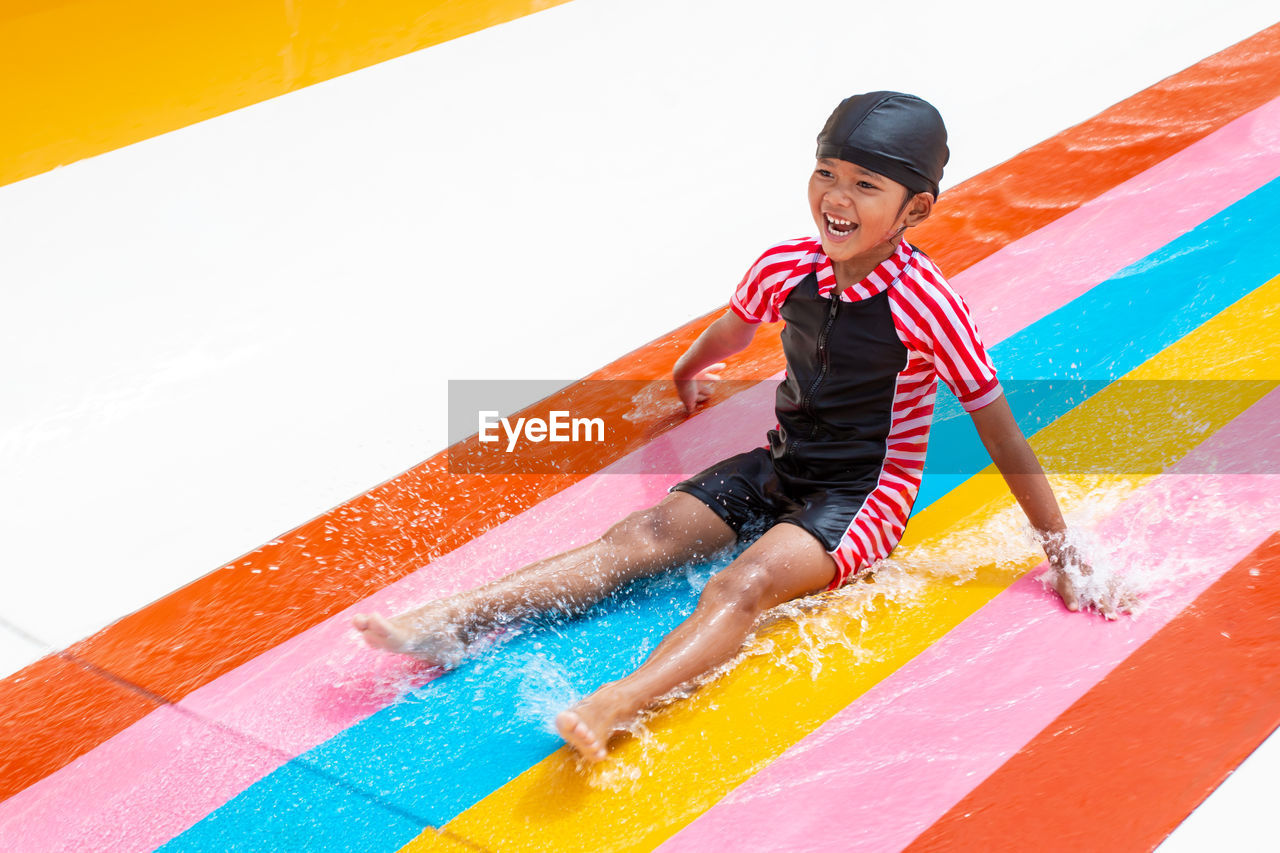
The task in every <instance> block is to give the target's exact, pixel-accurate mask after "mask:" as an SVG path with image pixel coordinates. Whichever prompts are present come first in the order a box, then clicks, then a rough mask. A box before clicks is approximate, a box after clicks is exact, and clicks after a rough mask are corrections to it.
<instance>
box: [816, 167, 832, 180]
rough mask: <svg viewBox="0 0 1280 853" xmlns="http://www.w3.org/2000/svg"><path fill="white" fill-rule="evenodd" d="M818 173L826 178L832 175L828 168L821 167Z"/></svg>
mask: <svg viewBox="0 0 1280 853" xmlns="http://www.w3.org/2000/svg"><path fill="white" fill-rule="evenodd" d="M818 174H819V175H821V176H822V177H824V178H830V177H832V175H831V172H830V171H828V170H826V169H819V170H818Z"/></svg>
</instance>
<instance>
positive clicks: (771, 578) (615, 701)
mask: <svg viewBox="0 0 1280 853" xmlns="http://www.w3.org/2000/svg"><path fill="white" fill-rule="evenodd" d="M835 572H836V565H835V561H834V560H833V559H832V558H831V556H830V555H829V554H827V552H826V550H825V549H824V548H823V546H822V544H821V543H819V542H818V540H817V539H816V538H814V536H813V535H812V534H811V533H809V532H808V531H806V530H804V529H803V528H800V527H797V526H796V525H794V524H777V525H775V526H774V527H772V528H770V529H769V530H768V531H767V532H766V533H765V534H764V535H763V536H762V537H760V539H759V540H757V541H756V542H755V543H754V544H753V545H751V547H749V548H748V549H747V550H746V551H744V552H742V554H741V555H740V556H739V557H738V559H736V560H734V561H733V563H731V564H730V565H729V566H728V567H727V568H725V569H724V570H723V571H721V572H719V573H718V574H716V575H715V576H714V577H712V578H711V580H710V581H709V582H708V583H707V586H706V588H705V589H704V590H703V591H702V597H701V598H700V599H699V600H698V607H697V609H696V610H694V612H693V614H692V615H691V616H690V617H689V618H688V619H686V620H685V621H684V622H683V623H681V624H680V625H679V626H678V627H677V628H676V629H675V630H674V631H672V632H671V633H670V634H668V635H667V637H666V638H665V639H664V640H663V641H662V642H661V643H660V644H659V645H658V647H657V648H656V649H654V650H653V654H651V655H650V656H649V659H648V660H647V661H645V663H644V665H643V666H641V667H640V668H639V669H637V670H636V671H635V672H633V673H632V674H631V675H628V676H627V677H625V678H623V679H621V680H620V681H614V682H612V683H609V684H606V685H604V686H603V687H601V688H600V689H599V690H597V691H596V692H595V693H593V694H591V695H590V696H588V697H587V698H586V699H584V700H583V701H582V702H580V703H578V704H577V705H576V706H574V707H573V708H570V709H569V710H567V711H565V712H563V713H561V714H560V715H559V716H558V717H556V728H557V730H558V731H559V732H560V736H561V737H563V738H564V739H565V740H566V741H568V742H569V743H570V744H571V745H572V746H573V747H574V748H576V749H577V750H578V752H579V753H580V754H581V755H582V756H583V758H585V759H587V760H588V761H592V762H595V761H600V760H601V759H603V758H604V757H605V751H606V746H607V744H608V741H609V736H610V735H612V734H613V733H614V732H615V731H618V730H619V729H622V728H624V727H625V726H627V725H628V724H629V723H630V722H631V721H632V720H633V719H635V717H636V716H637V715H638V714H639V713H640V712H641V711H643V710H644V709H645V708H647V707H649V706H650V705H652V704H653V702H654V701H655V700H657V699H658V698H659V697H660V696H662V695H664V694H666V693H669V692H671V691H672V690H674V689H675V688H677V687H679V686H680V685H681V684H684V683H685V682H686V681H689V680H691V679H694V678H697V677H698V676H700V675H703V674H704V673H706V672H709V671H710V670H712V669H713V668H715V667H717V666H719V665H720V664H722V663H724V662H725V661H726V660H728V659H729V658H730V657H732V656H733V655H734V654H735V653H736V652H737V651H738V649H739V648H741V646H742V643H743V641H744V640H746V638H747V637H748V636H749V635H750V634H751V631H752V629H753V628H754V626H755V623H756V619H757V617H759V616H760V614H761V613H763V612H764V611H766V610H768V609H770V608H771V607H775V606H777V605H779V604H781V603H783V602H784V601H790V600H791V599H793V598H799V597H800V596H802V595H806V594H808V593H812V592H817V591H819V590H822V589H824V588H826V587H827V586H828V585H829V584H830V583H831V579H832V578H833V577H835Z"/></svg>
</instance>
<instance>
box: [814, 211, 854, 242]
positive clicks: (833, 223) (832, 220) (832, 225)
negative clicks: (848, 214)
mask: <svg viewBox="0 0 1280 853" xmlns="http://www.w3.org/2000/svg"><path fill="white" fill-rule="evenodd" d="M822 215H823V216H824V217H826V220H827V233H829V234H831V236H833V237H848V236H849V235H850V234H852V233H853V232H854V229H856V228H857V227H858V224H857V223H856V222H850V221H849V220H848V219H839V218H837V217H835V216H832V215H831V214H830V213H824V214H822Z"/></svg>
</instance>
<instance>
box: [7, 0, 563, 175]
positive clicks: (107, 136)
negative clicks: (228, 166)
mask: <svg viewBox="0 0 1280 853" xmlns="http://www.w3.org/2000/svg"><path fill="white" fill-rule="evenodd" d="M563 2H565V0H470V2H442V0H434V2H433V0H360V2H353V3H345V2H341V0H336V2H335V0H294V2H284V3H279V2H263V0H219V2H218V3H180V2H179V3H175V2H172V0H43V2H41V0H23V2H20V3H17V4H16V5H15V4H13V3H6V4H5V7H4V9H3V10H0V79H3V80H5V81H6V83H7V84H8V85H6V86H4V87H3V88H0V115H2V116H4V117H5V119H6V121H5V132H4V133H3V134H0V185H4V184H8V183H12V182H13V181H18V180H22V179H23V178H27V177H30V176H32V175H36V174H39V173H41V172H45V171H48V170H49V169H52V168H54V167H55V166H58V165H61V164H65V163H73V162H75V161H77V160H82V159H84V158H85V157H92V156H93V155H95V154H101V153H103V152H104V151H111V150H113V149H116V148H120V147H122V146H125V145H129V144H131V143H134V142H138V141H139V140H142V139H149V138H151V137H153V136H157V135H159V134H161V133H165V132H167V131H170V130H176V129H177V128H180V127H186V126H187V125H190V124H194V123H195V122H198V121H203V120H204V119H207V118H212V117H213V116H218V115H222V114H223V113H228V112H231V111H232V110H235V109H239V108H240V107H245V106H248V105H250V104H256V103H258V102H259V101H265V100H267V99H268V98H274V97H276V96H277V95H283V94H285V93H286V92H292V91H294V90H296V89H301V88H303V87H304V86H309V85H311V84H312V83H318V82H320V81H322V80H328V79H330V78H333V77H337V76H339V75H342V74H346V73H348V72H350V71H355V70H357V69H360V68H365V67H367V66H370V65H374V64H376V63H378V62H382V61H384V60H387V59H392V58H394V57H397V56H403V55H404V54H406V53H411V52H413V51H415V50H418V49H420V48H424V47H428V46H430V45H433V44H439V43H440V42H444V41H448V40H449V39H454V38H458V37H459V36H463V35H466V34H467V33H472V32H475V31H477V30H481V29H484V28H486V27H491V26H493V25H495V24H500V23H502V22H504V21H510V20H512V19H514V18H519V17H521V16H524V15H528V14H530V13H531V12H536V11H538V10H540V9H545V8H548V7H550V6H555V5H558V4H560V3H563Z"/></svg>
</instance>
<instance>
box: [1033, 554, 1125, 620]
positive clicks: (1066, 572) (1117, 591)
mask: <svg viewBox="0 0 1280 853" xmlns="http://www.w3.org/2000/svg"><path fill="white" fill-rule="evenodd" d="M1044 551H1045V554H1047V555H1048V557H1049V566H1050V568H1049V573H1048V575H1047V576H1046V578H1045V579H1046V580H1047V581H1048V583H1049V585H1050V586H1052V587H1053V589H1054V591H1055V592H1057V593H1058V595H1059V596H1061V598H1062V603H1063V604H1064V605H1066V608H1067V609H1068V610H1072V611H1075V610H1080V609H1081V608H1083V609H1085V610H1088V609H1090V608H1093V609H1096V610H1097V611H1098V612H1099V613H1101V614H1102V615H1103V616H1105V617H1106V618H1107V619H1116V618H1118V617H1119V615H1120V613H1121V612H1125V613H1127V612H1130V611H1131V610H1132V609H1133V605H1135V604H1136V603H1137V596H1136V594H1135V593H1134V592H1133V591H1132V590H1129V589H1126V588H1125V587H1124V586H1123V585H1122V584H1120V582H1119V581H1118V579H1117V578H1115V577H1110V578H1107V579H1106V580H1105V582H1103V583H1102V584H1101V585H1099V583H1098V582H1097V580H1096V579H1095V578H1094V576H1093V567H1091V566H1090V565H1089V564H1088V563H1087V562H1085V560H1084V558H1083V557H1081V556H1080V552H1079V550H1077V549H1076V547H1075V546H1074V545H1072V544H1070V543H1069V542H1066V541H1065V540H1064V539H1063V538H1061V536H1060V535H1058V536H1053V537H1051V538H1049V539H1046V540H1045V541H1044Z"/></svg>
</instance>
